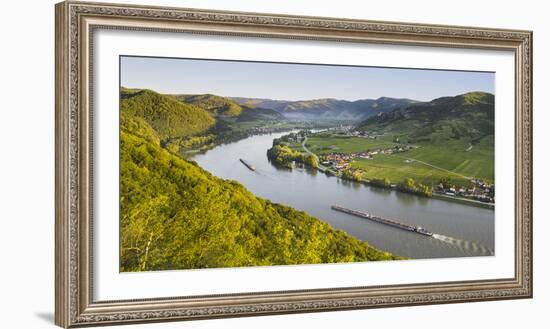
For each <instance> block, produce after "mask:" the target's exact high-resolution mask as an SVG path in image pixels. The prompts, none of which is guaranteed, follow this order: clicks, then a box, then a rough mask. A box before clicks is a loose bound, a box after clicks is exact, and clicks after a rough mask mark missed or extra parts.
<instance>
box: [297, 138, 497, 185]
mask: <svg viewBox="0 0 550 329" xmlns="http://www.w3.org/2000/svg"><path fill="white" fill-rule="evenodd" d="M392 139H393V138H392V137H391V136H385V138H380V139H370V138H362V137H342V136H331V135H327V134H325V135H323V136H318V135H317V136H312V137H310V138H308V141H307V145H308V148H309V149H310V150H311V151H312V152H315V153H316V154H318V155H322V154H327V153H335V152H337V153H353V152H361V151H367V150H369V149H371V150H372V149H376V148H390V147H393V146H396V145H404V144H398V143H393V142H391V141H390V140H392ZM414 145H415V146H417V147H416V148H414V149H412V150H409V151H405V152H400V153H396V154H393V155H382V154H378V155H375V156H374V159H371V160H368V159H356V160H354V161H353V162H352V167H355V168H361V169H363V170H364V171H365V178H367V179H369V178H371V179H372V178H387V179H389V180H390V181H391V182H392V183H394V184H395V183H399V182H401V181H403V180H404V179H405V178H412V179H414V180H415V181H418V182H422V183H424V184H437V183H438V182H439V180H440V179H441V178H450V179H451V181H453V182H454V183H456V184H460V185H467V184H468V183H469V180H470V179H471V178H481V179H483V180H485V181H487V182H493V181H494V151H493V141H492V136H490V137H485V138H484V139H482V140H481V141H480V142H479V143H478V144H476V145H473V146H472V147H471V148H470V145H469V143H468V142H466V141H461V140H447V141H445V142H441V143H439V144H427V143H420V144H414ZM291 146H292V147H293V148H295V149H298V148H301V146H300V145H299V144H295V145H291Z"/></svg>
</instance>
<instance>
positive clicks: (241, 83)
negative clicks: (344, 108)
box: [120, 56, 495, 101]
mask: <svg viewBox="0 0 550 329" xmlns="http://www.w3.org/2000/svg"><path fill="white" fill-rule="evenodd" d="M494 75H495V74H494V73H493V72H473V71H450V70H433V69H411V68H385V67H367V66H342V65H325V64H293V63H271V62H269V63H267V62H249V61H227V60H211V59H179V58H158V57H129V56H121V58H120V86H121V87H126V88H135V89H152V90H155V91H157V92H160V93H163V94H214V95H218V96H223V97H235V98H238V97H242V98H260V99H271V100H280V101H307V100H318V99H337V100H346V101H356V100H362V99H378V98H380V97H391V98H407V99H412V100H417V101H431V100H433V99H435V98H439V97H445V96H456V95H460V94H464V93H467V92H475V91H481V92H487V93H491V94H494V93H495V92H494ZM190 82H191V83H190Z"/></svg>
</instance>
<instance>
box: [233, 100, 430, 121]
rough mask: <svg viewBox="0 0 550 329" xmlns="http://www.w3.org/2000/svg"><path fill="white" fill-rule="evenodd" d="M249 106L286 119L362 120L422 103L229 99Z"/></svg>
mask: <svg viewBox="0 0 550 329" xmlns="http://www.w3.org/2000/svg"><path fill="white" fill-rule="evenodd" d="M230 98H231V99H232V100H234V101H235V102H237V103H239V104H241V105H243V106H250V107H257V108H264V109H271V110H275V111H277V112H279V113H281V114H282V115H284V117H285V118H287V119H299V120H314V119H315V120H351V121H356V120H363V119H366V118H369V117H371V116H373V115H377V114H379V113H385V112H388V111H392V110H395V109H396V108H401V107H407V106H410V105H413V104H419V103H421V102H419V101H415V100H412V99H406V98H390V97H380V98H378V99H361V100H356V101H346V100H340V99H334V98H322V99H313V100H303V101H284V100H273V99H262V98H246V97H230Z"/></svg>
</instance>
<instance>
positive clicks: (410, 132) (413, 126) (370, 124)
mask: <svg viewBox="0 0 550 329" xmlns="http://www.w3.org/2000/svg"><path fill="white" fill-rule="evenodd" d="M494 117H495V97H494V95H492V94H488V93H483V92H470V93H466V94H463V95H458V96H455V97H441V98H437V99H434V100H432V101H431V102H427V103H422V104H414V105H411V106H409V107H406V108H400V109H397V110H393V111H390V112H386V113H380V114H379V115H377V116H374V117H371V118H368V119H366V120H365V121H363V122H361V123H360V124H359V125H358V129H359V130H365V131H371V132H374V133H380V134H383V133H394V134H398V135H401V136H403V137H405V138H407V139H408V141H409V142H410V143H421V142H430V143H441V142H444V141H448V140H458V139H460V140H467V141H468V142H470V143H471V144H473V145H475V144H477V143H479V142H480V141H481V140H482V139H484V138H488V137H489V138H492V137H491V136H493V135H494Z"/></svg>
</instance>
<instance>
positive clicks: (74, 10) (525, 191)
mask: <svg viewBox="0 0 550 329" xmlns="http://www.w3.org/2000/svg"><path fill="white" fill-rule="evenodd" d="M55 10H56V23H55V24H56V36H55V38H56V57H55V58H56V85H55V87H56V88H55V89H56V135H55V138H56V154H55V158H56V192H55V195H56V206H55V208H56V227H55V232H56V238H55V243H56V250H55V256H56V275H55V278H56V283H55V284H56V287H55V291H56V298H55V322H56V324H57V325H59V326H61V327H66V328H69V327H79V326H91V325H106V324H124V323H146V322H158V321H168V320H195V319H209V318H223V317H238V316H258V315H270V314H285V313H298V312H318V311H337V310H350V309H366V308H375V307H395V306H411V305H424V304H437V303H457V302H470V301H472V302H473V301H488V300H501V299H517V298H531V297H532V291H533V278H532V273H533V271H532V266H533V261H532V255H533V251H532V236H533V235H532V158H533V157H532V123H533V121H532V32H530V31H517V30H502V29H489V28H475V27H460V26H440V25H422V24H409V23H395V22H377V21H362V20H348V19H333V18H321V17H298V16H286V15H272V14H254V13H241V12H223V11H205V10H196V9H182V8H164V7H146V6H132V5H113V4H101V3H86V2H74V1H65V2H62V3H59V4H57V5H56V9H55ZM101 29H103V30H124V31H136V32H139V31H149V32H167V33H168V32H169V33H193V34H203V35H223V36H233V37H258V38H273V39H278V40H287V39H293V40H316V41H327V42H332V43H334V45H335V46H336V45H337V44H338V43H339V42H349V43H357V44H388V45H399V46H430V47H441V48H446V49H484V50H487V49H489V50H505V51H510V52H513V54H514V58H515V68H514V71H515V104H514V105H513V107H514V108H515V127H514V129H515V182H514V186H515V215H514V218H515V219H514V227H515V232H514V233H515V234H514V240H515V241H514V244H515V246H514V255H515V257H514V269H515V270H514V275H513V277H510V278H493V279H488V280H470V281H458V282H457V281H452V282H433V283H421V284H414V283H411V284H392V285H383V286H350V287H341V288H334V287H331V288H320V289H304V290H291V291H269V292H239V293H231V294H216V295H204V296H202V295H201V296H195V295H190V296H172V297H170V298H164V297H162V298H160V297H159V298H144V299H131V300H128V299H122V300H107V301H97V300H95V299H94V298H93V297H94V296H93V292H94V286H93V285H94V280H93V276H94V273H93V260H94V259H93V249H94V248H93V236H92V231H93V227H94V216H93V205H94V190H93V186H92V185H93V184H92V183H93V177H94V167H93V164H94V162H93V159H94V157H93V155H94V152H93V136H94V135H93V131H94V128H95V127H94V122H95V121H94V120H93V113H94V104H93V100H94V98H93V93H94V88H95V87H96V86H94V84H93V79H92V78H93V74H94V71H93V65H94V63H93V60H94V59H93V56H92V54H93V52H92V49H93V47H94V46H97V45H94V43H93V41H94V39H93V34H94V33H95V32H96V31H98V30H101ZM113 252H115V253H117V252H118V251H117V250H113Z"/></svg>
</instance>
